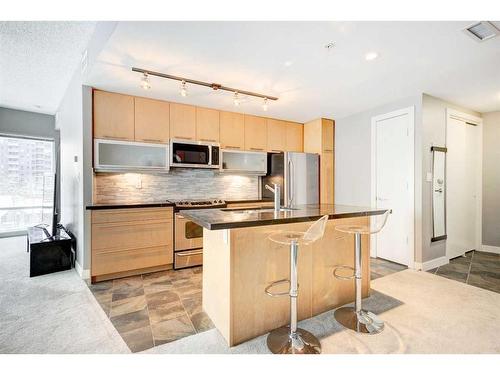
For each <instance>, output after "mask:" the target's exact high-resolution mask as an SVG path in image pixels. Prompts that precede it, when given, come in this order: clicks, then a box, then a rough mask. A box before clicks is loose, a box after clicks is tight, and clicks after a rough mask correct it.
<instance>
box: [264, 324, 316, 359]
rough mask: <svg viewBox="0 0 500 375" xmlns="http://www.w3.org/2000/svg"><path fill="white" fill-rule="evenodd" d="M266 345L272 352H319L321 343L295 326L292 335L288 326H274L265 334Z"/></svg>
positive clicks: (307, 332) (309, 333)
mask: <svg viewBox="0 0 500 375" xmlns="http://www.w3.org/2000/svg"><path fill="white" fill-rule="evenodd" d="M267 347H268V348H269V350H271V352H273V354H320V353H321V344H320V343H319V340H318V339H317V338H316V337H315V336H314V335H313V334H312V333H311V332H309V331H306V330H305V329H302V328H297V332H296V333H295V334H294V335H292V334H291V332H290V326H287V327H280V328H276V329H275V330H273V331H271V332H270V333H269V335H268V336H267Z"/></svg>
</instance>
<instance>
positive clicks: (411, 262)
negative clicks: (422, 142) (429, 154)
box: [370, 106, 415, 268]
mask: <svg viewBox="0 0 500 375" xmlns="http://www.w3.org/2000/svg"><path fill="white" fill-rule="evenodd" d="M404 115H408V116H409V120H410V124H409V128H408V150H409V152H410V159H411V161H410V165H409V166H408V205H409V212H410V217H409V218H408V220H409V233H408V237H409V240H408V249H407V251H408V253H409V254H408V255H409V256H408V268H415V106H410V107H407V108H403V109H399V110H397V111H392V112H389V113H385V114H382V115H378V116H374V117H372V123H371V205H372V207H377V199H376V195H377V194H376V193H377V173H376V166H377V160H376V157H377V147H376V145H377V122H378V121H382V120H387V119H390V118H393V117H399V116H404ZM370 256H371V257H376V256H377V242H376V235H371V239H370Z"/></svg>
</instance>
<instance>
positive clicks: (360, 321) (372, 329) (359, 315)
mask: <svg viewBox="0 0 500 375" xmlns="http://www.w3.org/2000/svg"><path fill="white" fill-rule="evenodd" d="M390 213H391V211H390V210H387V211H386V212H385V213H384V214H383V215H379V217H377V218H375V219H372V221H374V222H375V225H374V227H372V228H371V227H370V225H337V226H336V227H335V230H337V231H339V232H343V233H351V234H354V268H353V267H350V266H345V265H342V266H338V267H336V268H334V270H333V275H334V276H335V277H336V278H337V279H341V280H352V279H354V280H355V284H354V289H355V295H356V299H355V301H354V308H353V307H341V308H339V309H337V310H335V313H334V316H335V319H336V320H337V322H339V323H340V324H342V325H343V326H344V327H346V328H349V329H352V330H353V331H356V332H360V333H369V334H372V335H373V334H376V333H380V332H382V330H383V329H384V322H383V321H382V320H381V319H380V318H379V317H378V316H377V315H375V314H374V313H372V312H371V311H366V310H363V309H362V306H361V282H362V269H361V235H362V234H375V233H378V232H380V231H381V230H382V228H383V227H384V226H385V224H386V222H387V218H388V217H389V214H390ZM340 269H349V270H351V271H353V274H352V275H351V276H340V275H338V274H337V270H340Z"/></svg>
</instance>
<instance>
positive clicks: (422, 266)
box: [415, 257, 450, 271]
mask: <svg viewBox="0 0 500 375" xmlns="http://www.w3.org/2000/svg"><path fill="white" fill-rule="evenodd" d="M449 262H450V261H449V260H448V258H447V257H439V258H436V259H432V260H428V261H427V262H424V263H419V262H415V269H416V270H421V271H429V270H432V269H434V268H437V267H440V266H444V265H445V264H448V263H449Z"/></svg>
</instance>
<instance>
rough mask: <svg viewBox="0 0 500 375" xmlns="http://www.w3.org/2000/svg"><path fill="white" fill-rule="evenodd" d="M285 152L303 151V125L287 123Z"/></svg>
mask: <svg viewBox="0 0 500 375" xmlns="http://www.w3.org/2000/svg"><path fill="white" fill-rule="evenodd" d="M286 150H287V151H292V152H303V151H304V125H302V124H297V123H295V122H287V124H286Z"/></svg>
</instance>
